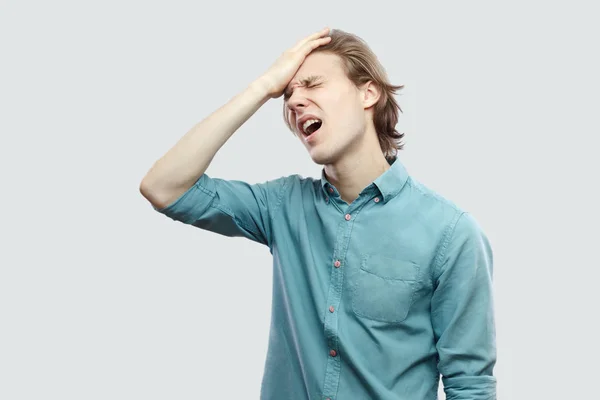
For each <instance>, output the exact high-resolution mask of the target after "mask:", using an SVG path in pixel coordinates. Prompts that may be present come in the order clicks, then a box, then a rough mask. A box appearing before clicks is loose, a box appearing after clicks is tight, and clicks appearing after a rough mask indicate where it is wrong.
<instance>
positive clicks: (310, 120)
mask: <svg viewBox="0 0 600 400" xmlns="http://www.w3.org/2000/svg"><path fill="white" fill-rule="evenodd" d="M315 122H319V120H318V119H309V120H308V121H306V122H304V125H302V130H303V131H304V132H306V128H308V127H309V126H311V125H312V124H314V123H315Z"/></svg>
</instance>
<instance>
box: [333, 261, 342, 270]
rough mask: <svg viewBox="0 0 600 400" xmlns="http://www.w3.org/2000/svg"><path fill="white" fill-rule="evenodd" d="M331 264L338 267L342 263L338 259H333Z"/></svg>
mask: <svg viewBox="0 0 600 400" xmlns="http://www.w3.org/2000/svg"><path fill="white" fill-rule="evenodd" d="M333 265H335V267H336V268H339V267H340V265H342V263H341V262H340V260H335V262H334V263H333Z"/></svg>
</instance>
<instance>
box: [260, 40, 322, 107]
mask: <svg viewBox="0 0 600 400" xmlns="http://www.w3.org/2000/svg"><path fill="white" fill-rule="evenodd" d="M328 34H329V28H325V29H323V30H321V31H319V32H316V33H313V34H312V35H310V36H307V37H306V38H304V39H302V40H300V41H299V42H298V43H296V45H295V46H294V47H292V48H290V49H288V50H286V51H285V52H283V54H282V55H281V56H280V57H279V58H278V59H277V60H276V61H275V63H274V64H273V65H272V66H271V67H270V68H269V69H268V70H267V72H265V73H264V74H263V76H261V77H260V78H259V81H260V82H261V83H262V84H263V85H265V87H266V89H267V91H268V93H269V97H271V98H277V97H280V96H281V95H282V94H283V92H284V91H285V88H286V87H287V85H288V83H290V81H291V80H292V78H293V77H294V75H295V74H296V72H297V71H298V69H299V68H300V66H301V65H302V63H303V62H304V59H305V58H306V56H308V55H309V54H310V52H311V51H313V50H314V49H316V48H317V47H319V46H321V45H324V44H326V43H329V41H330V40H331V37H330V36H326V35H328Z"/></svg>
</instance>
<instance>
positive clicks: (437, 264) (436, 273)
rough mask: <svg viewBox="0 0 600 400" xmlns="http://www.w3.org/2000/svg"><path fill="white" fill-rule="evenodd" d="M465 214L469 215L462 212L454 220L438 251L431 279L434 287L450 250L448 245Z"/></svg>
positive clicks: (447, 229)
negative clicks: (447, 251) (443, 261)
mask: <svg viewBox="0 0 600 400" xmlns="http://www.w3.org/2000/svg"><path fill="white" fill-rule="evenodd" d="M465 214H467V211H461V212H460V213H458V216H457V217H455V218H454V220H452V222H451V223H450V224H449V225H448V227H447V228H446V234H445V235H444V238H443V239H442V240H443V241H442V245H441V246H440V249H439V250H438V253H437V256H436V258H435V262H434V265H433V268H432V269H431V274H432V277H431V279H432V282H433V283H434V285H435V282H436V281H437V278H438V277H439V275H440V273H439V271H438V269H439V268H441V264H442V260H443V259H444V257H445V256H446V250H447V249H448V244H450V242H451V241H452V238H453V237H454V232H455V231H456V226H457V225H458V221H460V219H461V218H462V216H463V215H465Z"/></svg>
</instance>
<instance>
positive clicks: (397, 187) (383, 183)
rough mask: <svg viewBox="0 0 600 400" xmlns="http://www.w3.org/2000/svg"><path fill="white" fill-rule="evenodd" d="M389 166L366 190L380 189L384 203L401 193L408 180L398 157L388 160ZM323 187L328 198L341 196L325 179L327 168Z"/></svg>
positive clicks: (322, 177) (322, 175) (322, 173)
mask: <svg viewBox="0 0 600 400" xmlns="http://www.w3.org/2000/svg"><path fill="white" fill-rule="evenodd" d="M388 164H389V165H390V168H389V169H387V170H386V171H385V172H383V173H382V174H381V175H379V176H378V177H377V179H375V180H374V181H373V182H372V183H371V184H370V185H369V186H367V188H365V191H366V190H370V189H372V187H376V188H377V189H379V192H380V193H381V196H382V197H383V199H382V200H383V202H384V203H387V202H388V201H389V200H390V199H392V198H394V196H396V195H397V194H398V193H400V191H401V190H402V188H403V187H404V184H405V183H406V181H407V180H408V171H407V170H406V167H405V166H404V164H402V162H400V159H399V158H398V157H395V158H393V159H391V160H388ZM321 187H322V188H323V191H324V192H325V194H326V195H327V196H339V192H338V191H337V189H336V188H335V186H333V185H332V184H331V183H330V182H329V181H328V180H327V178H326V177H325V168H323V169H322V170H321Z"/></svg>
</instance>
